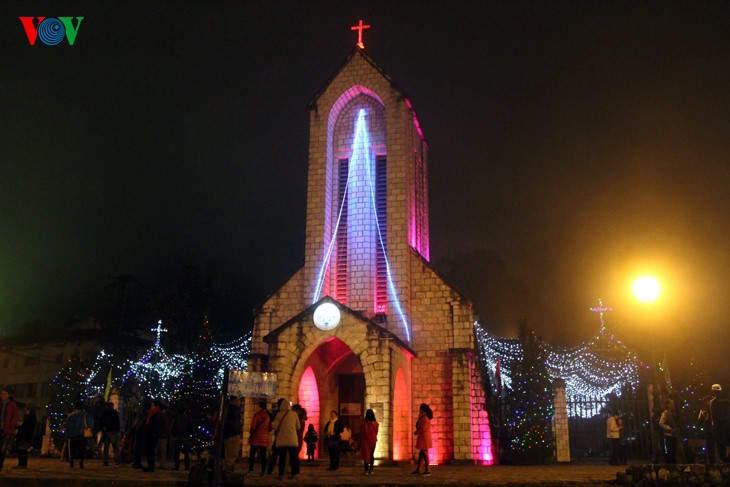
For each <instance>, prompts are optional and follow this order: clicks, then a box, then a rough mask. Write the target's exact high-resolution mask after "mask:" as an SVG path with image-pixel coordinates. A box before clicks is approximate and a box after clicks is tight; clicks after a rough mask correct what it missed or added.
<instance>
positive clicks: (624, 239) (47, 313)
mask: <svg viewBox="0 0 730 487" xmlns="http://www.w3.org/2000/svg"><path fill="white" fill-rule="evenodd" d="M102 6H103V8H102ZM18 16H45V17H56V16H84V17H85V18H84V20H83V22H82V24H81V26H80V29H79V32H78V36H77V38H76V41H75V44H74V45H73V46H69V45H68V43H67V42H66V41H65V40H64V41H63V42H62V43H61V44H60V45H58V46H47V45H44V44H43V43H41V42H40V41H37V42H36V45H35V46H30V45H29V43H28V39H27V38H26V35H25V33H24V30H23V28H22V25H21V23H20V21H19V20H18ZM360 18H362V19H363V20H364V22H365V23H368V24H370V25H371V26H372V28H371V29H370V30H368V31H366V32H365V37H364V40H365V45H366V49H365V51H366V53H367V54H368V55H369V56H371V57H372V58H373V59H374V60H375V61H376V62H377V63H378V64H379V65H380V66H381V67H382V68H383V69H384V70H385V72H386V73H388V74H389V75H391V77H392V78H393V79H394V80H395V81H396V83H397V84H398V85H399V86H400V87H402V88H403V90H404V91H405V92H406V93H408V95H409V97H410V98H411V100H412V102H413V105H414V107H415V109H416V112H417V114H418V117H419V120H420V123H421V126H422V127H423V130H424V133H425V136H426V139H427V140H428V143H429V147H430V161H429V163H430V218H431V260H432V262H433V264H434V265H435V266H436V268H437V269H439V270H440V271H441V272H442V273H443V274H444V275H446V276H447V277H448V278H449V279H450V280H451V281H452V282H453V284H454V285H455V286H456V287H457V288H458V289H460V290H461V291H462V292H463V293H464V294H465V295H467V296H468V297H469V298H471V299H472V300H473V301H474V303H475V307H476V310H477V312H478V313H479V315H480V316H481V319H482V322H483V323H485V324H486V325H487V326H488V329H489V330H490V331H492V332H494V333H497V334H502V335H505V336H514V334H515V332H516V324H515V323H516V320H517V319H518V318H519V317H521V316H525V317H526V318H527V319H528V320H529V321H530V322H531V323H532V324H533V326H534V328H535V329H536V330H537V332H538V333H539V334H540V335H542V336H544V337H545V338H546V339H548V340H549V341H551V342H553V343H561V344H576V343H578V342H580V341H583V340H586V339H587V338H589V337H590V336H591V335H592V334H593V333H594V332H595V331H596V330H597V328H598V317H597V316H596V315H595V314H594V313H591V312H590V311H589V308H590V307H591V306H595V305H596V304H597V300H598V298H599V297H601V298H603V300H604V302H605V304H606V305H608V306H611V307H613V308H614V311H613V312H611V313H609V314H608V315H607V323H608V325H609V326H610V327H611V329H612V331H614V333H615V334H616V335H618V336H619V337H622V338H624V339H625V340H626V341H627V342H629V343H631V344H636V345H637V346H638V345H639V344H642V343H647V336H648V334H649V330H650V329H652V328H653V329H654V330H655V335H656V340H657V347H658V348H657V349H658V350H661V348H663V347H665V346H666V347H667V348H668V350H669V352H670V354H671V356H673V357H674V360H675V363H677V364H679V363H680V362H681V360H680V359H681V357H682V356H683V355H701V356H703V360H704V361H705V364H706V365H708V366H709V367H710V369H711V371H713V372H718V371H721V370H722V369H721V368H720V367H719V366H718V364H717V362H716V359H717V358H718V357H719V358H721V359H726V358H727V348H728V344H730V331H728V328H729V327H728V324H729V323H728V318H727V316H728V311H729V309H728V294H730V218H728V217H729V216H730V191H729V188H730V169H729V166H730V165H729V164H728V154H730V3H728V2H726V1H723V2H719V1H718V2H702V1H694V0H693V1H688V2H635V1H630V2H614V1H610V2H609V1H606V2H591V1H587V2H585V1H574V2H550V1H539V2H537V1H536V2H520V1H510V2H476V1H461V2H459V1H445V2H435V1H418V2H416V1H398V2H395V1H392V2H378V1H368V2H348V1H336V2H272V1H266V2H264V1H261V2H180V1H177V2H164V1H156V2H144V3H141V2H140V3H135V2H129V1H123V2H122V1H119V2H63V1H61V2H30V1H27V2H13V1H10V2H3V3H2V5H0V36H2V37H0V41H1V42H2V47H0V62H1V63H2V64H1V66H2V68H1V69H0V170H1V171H2V177H1V178H0V332H1V333H2V334H9V333H13V332H16V331H19V330H22V329H25V326H27V325H23V324H24V323H28V322H39V321H41V322H47V323H52V324H68V323H70V322H73V321H74V320H78V319H83V318H85V317H88V316H91V315H93V314H94V313H96V312H98V310H99V308H100V307H101V306H102V303H103V301H104V299H106V298H105V296H106V294H105V293H107V292H108V291H107V290H105V289H106V288H107V286H108V285H109V283H110V276H115V275H118V274H121V273H129V274H132V275H133V276H134V279H135V281H134V285H133V288H132V292H133V300H134V303H135V306H136V308H137V309H139V310H143V309H144V307H145V303H146V302H147V301H148V299H149V296H150V295H152V294H154V293H155V292H157V291H158V290H159V289H161V288H163V287H165V286H168V285H170V283H172V282H174V281H175V280H176V279H177V278H178V277H179V274H180V273H181V271H182V269H183V267H184V266H185V265H186V264H190V263H197V264H198V265H200V266H201V267H202V266H203V265H204V263H205V262H208V261H212V262H213V263H214V265H215V267H216V269H217V270H218V273H219V275H220V281H221V285H222V288H223V290H224V292H225V293H224V298H223V300H222V301H221V303H220V305H219V307H218V309H217V312H216V314H215V317H216V320H217V321H218V322H219V323H218V325H219V326H222V327H224V328H226V329H228V330H229V331H233V332H238V333H239V335H240V332H242V331H244V330H248V329H250V327H251V325H252V312H251V310H252V309H253V308H254V307H255V306H256V305H257V304H259V303H261V302H262V301H263V299H264V298H265V297H266V296H267V295H268V294H269V293H271V292H273V291H275V290H276V288H277V287H278V286H279V285H281V284H282V283H283V282H284V281H286V279H287V278H288V277H289V276H290V275H291V274H292V273H294V272H295V271H296V270H297V269H298V268H299V267H300V266H301V265H302V263H303V261H304V226H305V202H306V174H307V154H308V135H309V126H308V113H307V111H306V109H305V105H306V103H307V102H308V101H309V100H310V99H311V98H312V97H313V96H314V95H315V94H316V93H317V92H318V91H319V90H320V89H321V88H322V87H323V85H324V83H325V81H326V80H327V79H328V78H329V76H330V75H331V74H332V73H333V72H334V70H335V69H336V68H337V67H338V66H339V65H340V64H341V63H342V62H343V60H344V59H345V57H346V56H347V55H348V53H349V52H350V51H351V49H353V47H354V43H355V41H356V35H355V33H354V32H351V31H350V29H349V27H350V26H351V25H354V24H356V23H357V21H358V19H360ZM644 272H646V273H652V274H654V275H656V276H657V277H658V278H659V279H660V280H661V282H662V285H663V288H664V292H663V294H662V299H661V301H660V302H658V303H656V304H655V305H653V306H652V307H651V308H644V307H640V306H638V305H637V304H636V302H635V300H634V298H633V297H632V296H631V292H630V284H631V281H632V280H633V278H634V277H636V276H638V275H639V274H640V273H644ZM715 377H720V376H718V375H713V376H711V377H710V379H709V380H711V381H712V380H713V379H714V378H715ZM728 385H730V384H728Z"/></svg>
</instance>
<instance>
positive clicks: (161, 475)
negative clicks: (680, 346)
mask: <svg viewBox="0 0 730 487" xmlns="http://www.w3.org/2000/svg"><path fill="white" fill-rule="evenodd" d="M15 463H16V461H15V459H14V458H9V459H8V462H7V463H6V465H5V468H4V469H3V470H2V472H0V486H3V487H5V486H8V487H13V486H28V487H30V486H33V487H36V486H38V487H41V486H42V487H67V486H73V487H76V486H78V487H81V486H83V487H96V486H99V487H128V486H129V487H131V486H140V485H149V486H152V487H183V486H185V485H186V483H187V472H185V471H179V472H178V471H173V470H157V471H155V472H154V473H144V472H141V471H139V470H136V469H133V468H132V467H131V466H129V465H122V466H120V467H115V466H111V467H103V466H102V465H101V462H100V461H99V460H87V461H86V464H85V467H86V468H84V469H83V470H82V469H79V468H78V467H77V468H74V469H71V468H69V466H68V463H62V462H61V461H60V460H58V459H47V458H43V459H40V458H31V459H30V461H29V468H28V469H27V470H17V469H12V468H11V467H12V466H13V465H15ZM326 467H327V464H326V463H323V462H317V463H315V464H307V463H303V464H302V473H301V475H300V476H299V478H298V479H296V480H290V479H288V478H285V479H284V480H279V479H278V478H277V477H276V475H274V476H265V477H261V476H260V475H259V474H258V473H255V474H254V475H250V476H246V477H245V479H244V484H245V485H246V487H248V486H271V485H309V486H314V485H322V486H327V487H339V486H348V487H352V486H359V485H365V486H367V485H373V486H374V485H377V486H389V485H430V486H436V485H459V486H486V485H553V486H557V485H575V486H577V485H609V484H610V483H611V482H613V481H615V479H616V473H617V472H623V471H625V469H626V467H612V466H608V465H604V464H596V465H587V464H572V465H550V466H539V467H538V466H536V467H512V466H495V467H471V466H435V467H432V475H431V476H428V477H424V476H416V475H411V471H412V470H413V467H412V466H407V465H406V466H397V467H377V468H376V469H375V473H374V475H372V476H365V475H364V474H363V472H362V470H361V468H360V467H357V466H354V465H352V464H350V465H348V466H343V467H341V468H340V470H338V471H337V472H328V471H327V470H326ZM247 469H248V467H247V465H243V464H240V463H239V464H238V465H236V471H239V472H241V471H244V470H247ZM275 472H276V470H275Z"/></svg>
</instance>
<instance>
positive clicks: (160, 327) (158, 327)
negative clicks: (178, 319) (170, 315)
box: [150, 320, 167, 343]
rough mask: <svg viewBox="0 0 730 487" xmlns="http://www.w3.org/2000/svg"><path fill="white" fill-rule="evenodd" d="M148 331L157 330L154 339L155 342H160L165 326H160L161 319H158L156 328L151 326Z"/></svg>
mask: <svg viewBox="0 0 730 487" xmlns="http://www.w3.org/2000/svg"><path fill="white" fill-rule="evenodd" d="M150 331H156V332H157V340H156V342H157V343H160V336H161V335H162V334H163V333H167V328H162V320H159V321H158V322H157V328H152V329H150Z"/></svg>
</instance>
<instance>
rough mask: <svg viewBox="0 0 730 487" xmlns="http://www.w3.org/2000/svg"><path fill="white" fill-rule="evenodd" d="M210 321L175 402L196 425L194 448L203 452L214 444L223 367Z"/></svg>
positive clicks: (204, 327)
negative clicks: (216, 351) (215, 349)
mask: <svg viewBox="0 0 730 487" xmlns="http://www.w3.org/2000/svg"><path fill="white" fill-rule="evenodd" d="M213 348H214V346H213V340H212V337H211V332H210V325H209V323H208V318H207V317H206V318H204V320H203V324H202V326H201V331H200V334H199V336H198V347H197V353H196V354H195V358H194V360H192V362H191V363H189V364H188V365H187V366H186V368H185V370H184V371H183V373H182V374H181V376H180V379H179V380H180V382H179V389H178V392H177V393H176V395H175V397H174V398H173V402H175V403H176V404H177V406H179V407H182V408H184V409H185V410H186V411H188V412H189V414H190V418H191V420H192V422H193V426H194V429H193V435H192V436H193V437H192V441H193V447H194V448H195V449H198V450H200V449H203V448H206V447H208V446H210V445H211V444H212V442H213V434H214V432H215V427H216V421H217V414H218V408H219V402H220V391H221V389H220V384H221V381H222V377H221V365H222V364H221V363H220V360H219V359H217V358H216V357H215V356H214V354H213V353H212V352H213Z"/></svg>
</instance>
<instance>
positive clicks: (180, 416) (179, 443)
mask: <svg viewBox="0 0 730 487" xmlns="http://www.w3.org/2000/svg"><path fill="white" fill-rule="evenodd" d="M192 435H193V423H192V422H191V421H190V416H189V415H188V412H187V410H186V409H185V408H184V407H183V406H179V405H178V413H177V414H176V415H175V420H174V421H173V423H172V442H173V447H172V458H173V462H174V463H173V465H174V466H173V469H174V470H180V453H182V454H183V462H184V463H183V465H184V466H185V470H189V469H190V450H191V446H192Z"/></svg>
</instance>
